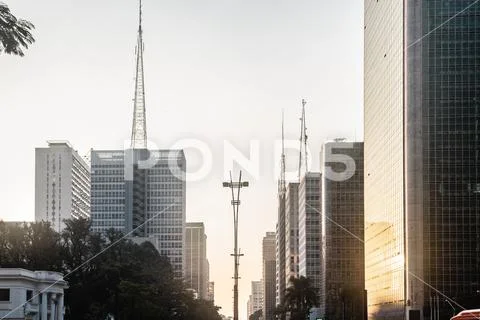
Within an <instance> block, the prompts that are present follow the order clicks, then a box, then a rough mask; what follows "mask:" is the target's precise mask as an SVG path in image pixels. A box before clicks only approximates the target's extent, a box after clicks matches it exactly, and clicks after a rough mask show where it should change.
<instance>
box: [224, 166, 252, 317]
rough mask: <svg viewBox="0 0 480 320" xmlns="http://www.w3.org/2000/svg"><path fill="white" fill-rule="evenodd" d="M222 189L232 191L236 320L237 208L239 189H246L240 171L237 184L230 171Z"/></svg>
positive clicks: (238, 263)
mask: <svg viewBox="0 0 480 320" xmlns="http://www.w3.org/2000/svg"><path fill="white" fill-rule="evenodd" d="M223 187H224V188H230V190H231V191H232V201H231V204H232V208H233V244H234V249H233V254H231V256H233V261H234V262H233V279H234V285H233V320H238V279H240V277H239V276H238V268H239V266H240V257H241V256H243V254H241V253H240V251H239V250H238V207H239V206H240V189H241V188H243V187H248V181H242V171H240V176H239V178H238V182H233V180H232V172H231V171H230V181H227V182H224V183H223Z"/></svg>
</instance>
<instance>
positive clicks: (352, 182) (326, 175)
mask: <svg viewBox="0 0 480 320" xmlns="http://www.w3.org/2000/svg"><path fill="white" fill-rule="evenodd" d="M326 150H331V151H332V152H330V151H329V152H328V154H327V152H325V151H326ZM331 154H341V155H344V156H346V157H345V159H349V160H351V161H352V163H353V164H354V165H350V164H349V165H348V166H346V164H345V163H346V161H345V162H344V163H341V162H330V159H328V156H329V155H331ZM322 155H323V157H322V160H321V164H320V165H321V171H322V173H323V174H322V213H323V214H322V218H321V219H322V222H321V225H322V231H321V235H322V242H321V243H322V249H321V252H322V261H323V266H322V268H321V269H320V278H321V285H320V294H319V295H320V303H319V306H320V315H321V318H325V319H350V320H364V319H365V318H364V316H365V260H364V254H365V251H364V190H363V189H364V188H363V142H346V141H343V140H336V141H331V142H326V143H325V144H324V146H323V152H322ZM347 157H348V158H347ZM329 170H332V171H333V172H334V174H333V175H334V176H333V175H332V176H331V174H330V171H329Z"/></svg>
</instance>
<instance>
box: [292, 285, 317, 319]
mask: <svg viewBox="0 0 480 320" xmlns="http://www.w3.org/2000/svg"><path fill="white" fill-rule="evenodd" d="M316 303H317V295H316V292H315V288H313V287H312V285H311V283H310V279H308V278H305V277H303V276H302V277H300V278H294V277H291V278H290V286H289V287H288V288H287V290H286V292H285V306H286V308H285V309H286V310H287V311H290V319H291V320H305V319H306V318H307V317H308V314H309V312H310V309H311V308H312V307H313V306H315V305H316Z"/></svg>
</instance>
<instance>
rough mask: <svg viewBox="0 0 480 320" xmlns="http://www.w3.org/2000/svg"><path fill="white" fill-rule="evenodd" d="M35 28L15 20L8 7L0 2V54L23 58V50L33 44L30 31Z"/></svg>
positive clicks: (23, 21) (25, 22)
mask: <svg viewBox="0 0 480 320" xmlns="http://www.w3.org/2000/svg"><path fill="white" fill-rule="evenodd" d="M34 28H35V26H34V25H33V24H32V23H31V22H29V21H27V20H23V19H17V18H16V17H15V16H14V15H13V14H12V13H11V12H10V9H9V8H8V6H7V5H6V4H4V3H2V2H0V53H2V52H5V53H7V54H14V55H18V56H21V57H23V56H24V53H23V50H24V49H27V48H28V46H29V45H30V44H32V43H33V42H35V39H34V38H33V36H32V33H31V30H32V29H34Z"/></svg>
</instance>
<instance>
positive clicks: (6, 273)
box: [0, 268, 68, 320]
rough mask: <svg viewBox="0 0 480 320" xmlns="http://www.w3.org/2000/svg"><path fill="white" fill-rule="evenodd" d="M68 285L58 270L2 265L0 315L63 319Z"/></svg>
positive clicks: (0, 275) (0, 274)
mask: <svg viewBox="0 0 480 320" xmlns="http://www.w3.org/2000/svg"><path fill="white" fill-rule="evenodd" d="M67 288H68V284H67V282H66V281H65V280H63V275H62V274H60V273H57V272H50V271H29V270H25V269H19V268H0V318H1V319H5V320H14V319H31V320H43V319H50V320H63V316H64V313H65V308H64V290H65V289H67Z"/></svg>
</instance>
